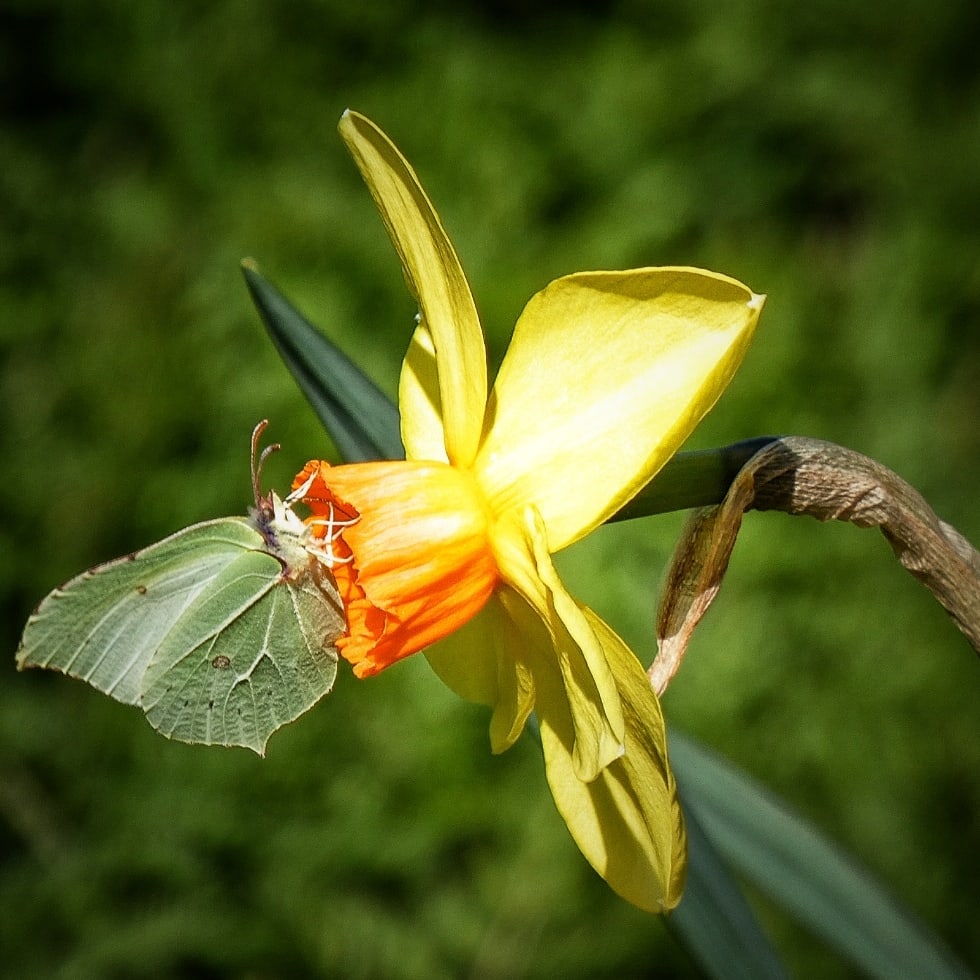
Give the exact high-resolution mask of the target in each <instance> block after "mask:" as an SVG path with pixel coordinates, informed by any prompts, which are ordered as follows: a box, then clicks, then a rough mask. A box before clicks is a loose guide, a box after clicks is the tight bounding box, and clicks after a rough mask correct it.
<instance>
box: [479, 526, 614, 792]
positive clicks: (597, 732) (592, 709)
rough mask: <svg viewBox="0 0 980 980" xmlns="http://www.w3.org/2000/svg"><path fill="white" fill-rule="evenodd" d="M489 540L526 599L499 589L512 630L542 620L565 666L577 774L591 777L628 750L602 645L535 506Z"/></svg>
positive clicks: (556, 658)
mask: <svg viewBox="0 0 980 980" xmlns="http://www.w3.org/2000/svg"><path fill="white" fill-rule="evenodd" d="M491 543H492V545H493V549H494V554H495V556H496V559H497V565H498V568H499V570H500V575H501V577H502V578H503V580H504V582H505V583H506V584H507V585H509V586H511V587H512V588H513V589H514V590H515V591H516V592H517V593H519V595H520V597H521V598H522V600H523V601H522V602H508V595H507V593H500V592H499V590H498V595H499V596H500V598H501V600H502V601H503V602H504V604H505V607H506V608H507V611H508V613H509V614H510V615H511V618H512V619H514V622H515V624H516V631H515V634H516V635H517V636H518V637H520V636H521V635H523V636H525V637H527V636H530V635H531V634H533V633H535V632H537V633H540V626H541V624H543V625H544V627H545V628H546V630H547V633H548V637H549V649H550V654H549V657H550V659H551V660H552V661H553V662H556V663H557V665H558V668H559V670H560V674H561V678H562V681H563V684H564V690H565V693H564V697H565V698H566V699H567V704H568V709H569V711H570V713H571V719H572V723H573V725H574V731H575V745H574V750H573V752H572V756H573V762H574V768H575V772H576V773H577V775H578V778H580V779H583V780H590V779H594V778H595V776H596V775H597V774H598V773H599V771H600V770H602V769H603V768H604V767H605V766H607V765H608V764H609V763H610V762H611V761H612V760H613V759H616V758H618V757H619V756H620V755H621V754H622V751H623V714H622V708H621V706H620V703H619V693H618V691H617V690H616V682H615V680H614V678H613V675H612V672H611V671H610V669H609V665H608V664H607V663H606V658H605V655H604V653H603V650H602V647H601V645H600V643H599V641H598V640H597V639H596V636H595V633H594V632H593V631H592V628H591V626H590V625H589V622H588V620H587V619H586V618H585V616H584V615H583V613H582V611H581V609H580V608H579V606H578V605H577V603H576V602H575V600H574V599H572V597H571V596H570V595H569V594H568V592H566V591H565V587H564V586H563V585H562V583H561V580H560V579H559V578H558V573H557V572H556V571H555V568H554V565H552V563H551V557H550V555H549V554H548V545H547V540H546V537H545V531H544V526H543V525H542V523H541V518H540V516H539V515H538V514H537V512H536V511H535V510H534V508H533V507H528V508H526V509H525V512H524V514H523V515H521V514H515V513H511V514H508V515H506V516H505V517H504V518H502V519H501V520H500V521H499V522H498V526H497V527H496V528H495V529H494V530H493V531H492V533H491ZM514 598H516V596H515V597H514ZM525 642H528V641H526V640H525Z"/></svg>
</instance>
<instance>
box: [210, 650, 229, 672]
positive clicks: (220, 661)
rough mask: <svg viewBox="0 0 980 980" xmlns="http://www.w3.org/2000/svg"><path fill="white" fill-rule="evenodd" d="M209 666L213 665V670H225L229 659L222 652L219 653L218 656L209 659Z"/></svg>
mask: <svg viewBox="0 0 980 980" xmlns="http://www.w3.org/2000/svg"><path fill="white" fill-rule="evenodd" d="M211 666H212V667H214V669H215V670H227V669H228V668H229V667H230V666H231V660H230V659H229V658H228V657H226V656H225V655H224V654H223V653H219V654H218V656H216V657H215V658H214V660H212V661H211Z"/></svg>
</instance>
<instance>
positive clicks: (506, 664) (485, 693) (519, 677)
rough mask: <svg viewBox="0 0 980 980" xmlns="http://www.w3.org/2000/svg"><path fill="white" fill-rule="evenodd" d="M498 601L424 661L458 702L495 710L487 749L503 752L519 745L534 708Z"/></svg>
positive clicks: (519, 641)
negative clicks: (487, 706) (525, 724)
mask: <svg viewBox="0 0 980 980" xmlns="http://www.w3.org/2000/svg"><path fill="white" fill-rule="evenodd" d="M524 645H525V644H524V641H523V638H522V637H521V636H520V635H519V634H517V633H516V629H515V624H514V622H513V620H512V619H511V618H510V617H509V616H508V615H507V613H506V611H505V610H504V608H503V606H502V605H501V603H500V600H499V598H498V597H496V596H495V597H493V598H491V600H490V602H489V603H487V605H486V606H485V607H484V609H483V610H482V611H481V612H480V613H479V614H478V615H477V616H475V617H474V618H473V619H471V620H470V621H469V622H468V623H466V624H465V625H464V626H463V627H462V628H460V629H458V630H456V631H455V632H454V633H450V634H449V636H447V637H446V638H445V639H443V640H440V641H439V642H438V643H436V644H434V645H433V646H431V647H429V648H428V650H426V651H425V656H426V658H427V659H428V661H429V664H430V665H431V666H432V669H433V670H434V671H435V672H436V674H437V675H438V676H439V679H440V680H441V681H442V682H443V683H444V684H445V685H446V686H447V687H449V688H450V689H451V690H453V691H455V692H456V694H458V695H459V696H460V697H461V698H465V699H466V700H467V701H474V702H476V703H477V704H485V705H489V706H490V707H492V708H493V718H492V719H491V722H490V747H491V749H492V750H493V751H494V752H504V751H505V750H507V749H509V748H510V747H511V746H512V745H513V744H514V742H516V741H517V739H518V737H519V736H520V734H521V732H522V731H523V730H524V723H525V722H526V721H527V718H528V715H529V714H530V713H531V710H532V709H533V707H534V680H533V678H532V676H531V671H530V668H529V667H528V665H527V663H526V662H525V660H524V659H523V657H522V656H521V654H522V650H523V648H524Z"/></svg>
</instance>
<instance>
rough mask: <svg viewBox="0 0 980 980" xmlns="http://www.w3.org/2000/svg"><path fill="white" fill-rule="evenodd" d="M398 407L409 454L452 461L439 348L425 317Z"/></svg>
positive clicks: (407, 363) (404, 369) (400, 389)
mask: <svg viewBox="0 0 980 980" xmlns="http://www.w3.org/2000/svg"><path fill="white" fill-rule="evenodd" d="M398 408H399V414H400V416H401V432H402V445H403V446H404V447H405V455H406V456H407V457H408V458H409V459H430V460H437V461H439V462H443V463H448V462H449V458H448V456H447V455H446V432H445V429H444V428H443V425H442V399H441V398H440V397H439V372H438V371H437V370H436V349H435V345H434V344H433V343H432V334H431V333H430V332H429V328H428V327H427V326H426V325H425V323H424V322H422V321H421V320H420V322H419V325H418V326H417V327H416V328H415V333H414V334H412V342H411V343H410V344H409V345H408V353H407V354H406V355H405V360H404V362H403V363H402V373H401V379H400V381H399V383H398Z"/></svg>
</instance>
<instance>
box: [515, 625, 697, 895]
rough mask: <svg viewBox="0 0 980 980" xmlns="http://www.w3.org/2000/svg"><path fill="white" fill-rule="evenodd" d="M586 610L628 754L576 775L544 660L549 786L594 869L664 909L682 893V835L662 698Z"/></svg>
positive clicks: (539, 679) (558, 697) (563, 713)
mask: <svg viewBox="0 0 980 980" xmlns="http://www.w3.org/2000/svg"><path fill="white" fill-rule="evenodd" d="M585 613H586V615H587V617H588V619H589V622H590V623H591V625H592V628H593V630H594V631H595V634H596V636H597V637H598V638H599V640H600V641H601V643H602V645H603V648H604V650H605V655H606V657H607V659H608V661H609V663H610V665H611V666H612V670H613V673H614V674H615V675H616V681H617V684H618V685H619V690H620V695H621V697H622V701H623V710H624V714H625V717H626V752H625V753H624V755H623V756H622V758H620V759H617V760H616V761H615V762H613V763H612V764H611V765H609V766H608V767H607V768H605V769H604V770H603V771H602V772H601V773H600V774H599V776H598V777H597V778H596V779H595V780H593V781H592V782H590V783H585V782H583V781H582V780H581V779H579V778H578V775H577V773H576V767H575V764H574V759H573V755H574V753H573V749H572V745H573V737H574V728H573V725H572V720H571V717H570V715H569V714H568V711H567V709H566V708H565V707H564V705H563V700H564V699H563V695H562V685H561V678H560V677H559V675H558V673H557V671H555V670H554V667H553V666H551V665H549V663H548V661H547V659H546V658H544V659H543V660H542V662H541V663H540V664H539V663H535V664H534V671H535V680H536V683H537V686H538V698H537V707H536V713H537V717H538V720H539V721H540V723H541V741H542V744H543V747H544V755H545V767H546V770H547V776H548V784H549V785H550V786H551V792H552V794H553V796H554V798H555V803H556V805H557V807H558V811H559V812H560V813H561V815H562V817H564V819H565V822H566V823H567V824H568V829H569V830H570V831H571V834H572V837H574V838H575V841H576V843H577V844H578V846H579V847H580V848H581V850H582V853H583V854H584V855H585V857H586V858H587V859H588V861H589V863H590V864H591V865H592V866H593V867H594V868H595V869H596V871H598V872H599V874H600V875H602V877H603V878H605V879H606V881H607V882H608V883H609V884H610V886H611V887H612V888H613V889H614V890H615V891H616V892H617V893H618V894H620V895H622V897H623V898H625V899H627V900H628V901H630V902H632V903H633V904H634V905H637V906H639V907H640V908H641V909H645V910H646V911H648V912H664V911H667V910H668V909H671V908H673V907H674V906H676V905H677V903H678V902H679V901H680V899H681V893H682V890H683V887H684V877H685V871H686V852H687V840H686V834H685V831H684V820H683V815H682V814H681V810H680V806H679V804H678V800H677V788H676V786H675V784H674V778H673V775H672V774H671V772H670V768H669V766H668V763H667V747H666V745H667V743H666V733H665V729H664V721H663V716H662V714H661V712H660V704H659V702H658V701H657V698H656V696H655V695H654V693H653V691H652V690H651V688H650V685H649V682H648V680H647V676H646V674H645V673H644V671H643V668H642V667H641V666H640V664H639V662H638V661H637V659H636V658H635V657H634V656H633V654H632V652H631V651H630V650H629V649H628V648H627V647H626V645H625V644H624V643H623V642H622V640H620V639H619V637H618V636H616V634H615V633H613V631H612V630H611V629H609V627H608V626H607V625H606V624H605V623H604V622H603V621H602V620H601V619H599V617H598V616H596V615H595V614H594V613H593V612H591V610H585ZM549 666H550V668H551V669H549Z"/></svg>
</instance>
